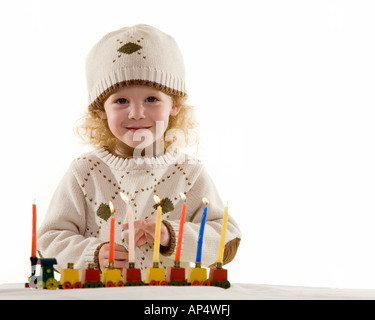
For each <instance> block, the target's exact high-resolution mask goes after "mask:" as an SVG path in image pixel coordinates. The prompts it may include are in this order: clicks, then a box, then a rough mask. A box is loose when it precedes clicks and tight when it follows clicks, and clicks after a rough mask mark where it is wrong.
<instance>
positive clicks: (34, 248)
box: [31, 203, 36, 257]
mask: <svg viewBox="0 0 375 320" xmlns="http://www.w3.org/2000/svg"><path fill="white" fill-rule="evenodd" d="M32 220H33V226H32V238H31V257H36V204H35V203H33V219H32Z"/></svg>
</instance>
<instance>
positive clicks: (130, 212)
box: [120, 192, 135, 263]
mask: <svg viewBox="0 0 375 320" xmlns="http://www.w3.org/2000/svg"><path fill="white" fill-rule="evenodd" d="M120 196H121V198H122V200H124V201H125V203H126V204H127V205H128V211H127V214H126V215H127V217H128V225H129V263H135V245H134V214H133V208H132V206H131V205H130V200H129V198H128V197H127V196H126V195H125V194H124V193H122V192H120Z"/></svg>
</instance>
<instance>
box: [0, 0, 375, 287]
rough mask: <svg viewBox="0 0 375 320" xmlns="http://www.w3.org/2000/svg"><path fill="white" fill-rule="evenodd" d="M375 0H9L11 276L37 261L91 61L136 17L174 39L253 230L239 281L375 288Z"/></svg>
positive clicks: (246, 237)
mask: <svg viewBox="0 0 375 320" xmlns="http://www.w3.org/2000/svg"><path fill="white" fill-rule="evenodd" d="M374 16H375V3H374V2H373V1H358V0H356V1H343V0H341V1H340V0H338V1H329V0H325V1H302V0H296V1H278V0H275V1H245V0H244V1H239V0H232V1H219V0H215V1H211V0H210V1H208V0H204V1H195V0H189V1H175V0H174V1H163V0H160V1H152V0H150V1H146V0H137V1H126V0H121V1H115V0H106V1H81V0H80V1H76V0H75V1H70V0H69V1H63V2H62V1H35V0H30V1H26V0H24V1H11V2H6V4H5V2H2V3H1V4H0V41H1V49H0V57H1V59H0V71H1V72H0V88H1V110H2V112H1V117H2V121H1V125H0V130H1V131H0V132H1V138H2V156H1V168H2V173H1V179H0V183H1V190H2V191H1V204H2V206H1V208H2V210H1V220H0V221H1V223H0V246H1V253H2V257H1V267H0V271H1V272H0V283H6V282H24V281H25V280H26V279H27V276H28V275H29V260H28V259H29V256H30V250H31V249H30V237H31V204H32V202H33V201H34V198H36V203H37V205H38V224H39V225H40V222H41V221H42V219H43V217H44V215H45V212H46V209H47V206H48V204H49V201H50V198H51V196H52V193H53V192H54V190H55V188H56V186H57V184H58V183H59V181H60V179H61V177H62V175H63V174H64V173H65V171H66V169H67V168H68V166H69V164H70V162H71V161H72V160H73V159H74V158H75V157H76V156H78V155H79V154H81V153H83V152H86V151H88V150H90V148H89V147H87V146H85V145H82V144H81V143H80V142H79V140H78V139H77V138H76V137H75V135H74V133H73V128H74V125H75V122H76V120H77V119H78V118H79V117H80V116H82V114H83V111H84V110H85V107H86V104H87V93H86V83H85V70H84V62H85V57H86V54H87V53H88V51H89V50H90V48H91V47H92V46H93V45H94V43H95V42H96V41H97V40H99V38H100V37H102V36H103V35H104V34H105V33H107V32H109V31H112V30H115V29H117V28H120V27H123V26H129V25H133V24H137V23H146V24H151V25H154V26H155V27H157V28H160V29H161V30H163V31H165V32H167V33H169V34H171V35H172V36H174V37H175V38H176V40H177V41H178V43H179V45H180V47H181V50H182V52H183V54H184V58H185V63H186V68H187V85H188V90H189V93H190V94H189V95H190V102H191V104H193V105H195V106H196V107H197V110H198V117H199V122H200V124H201V137H202V144H201V158H202V160H203V161H204V163H205V164H206V166H207V168H208V169H209V171H210V173H211V175H212V177H213V179H214V180H215V182H216V184H217V186H218V189H219V191H220V193H221V194H222V196H223V199H224V200H227V201H229V206H230V214H231V215H233V216H234V217H235V219H236V220H237V221H238V223H239V224H240V225H241V227H242V232H243V240H242V244H241V247H240V249H239V251H238V254H237V257H236V258H235V260H234V261H233V262H232V263H230V264H229V265H228V269H229V274H230V276H229V278H230V281H231V282H247V283H265V284H286V285H304V286H328V287H353V288H375V272H374V270H375V254H374V246H375V233H374V232H373V230H374V228H375V216H374V214H375V210H374V209H375V203H374V192H375V169H374V168H375V166H374V164H375V149H374V142H375V141H374V137H375V126H374V120H375V109H374V107H375V103H374V102H375V97H374V85H375V59H374V57H375V45H374V32H375V19H374Z"/></svg>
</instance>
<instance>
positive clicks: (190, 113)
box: [76, 83, 199, 153]
mask: <svg viewBox="0 0 375 320" xmlns="http://www.w3.org/2000/svg"><path fill="white" fill-rule="evenodd" d="M125 85H127V86H129V85H149V84H148V83H123V84H117V85H116V86H113V87H111V88H110V89H108V90H107V91H106V92H104V93H103V94H102V95H101V96H100V97H99V98H98V99H97V100H96V101H94V102H93V103H92V104H90V105H89V108H88V111H87V112H86V114H85V115H84V116H83V117H82V118H81V119H80V120H79V121H78V124H77V126H76V134H77V135H78V136H79V137H80V138H81V139H82V140H83V141H84V142H85V143H88V144H90V145H92V146H93V147H94V148H104V149H107V150H114V149H115V146H116V143H117V141H118V140H117V138H116V137H115V136H114V135H113V133H112V132H111V130H110V129H109V126H108V122H107V119H103V117H102V116H101V115H102V114H103V112H105V111H104V102H105V100H106V99H107V98H108V97H109V96H110V95H111V94H112V93H114V92H115V91H116V90H118V89H119V88H121V87H123V86H125ZM151 86H152V87H154V88H155V84H152V85H151ZM157 89H158V90H161V91H163V92H164V93H166V94H168V95H169V96H170V97H171V98H172V101H173V106H176V107H181V108H180V111H179V112H178V114H177V115H176V116H169V123H168V127H167V129H166V130H165V132H164V152H165V151H167V150H168V151H172V152H173V151H176V150H177V149H190V150H194V153H197V152H198V145H199V134H198V129H197V128H198V123H197V121H196V119H195V110H194V107H193V106H191V105H189V104H187V102H186V101H187V98H188V97H187V96H186V95H184V96H181V95H179V94H171V93H170V92H168V91H167V90H163V89H164V88H163V87H160V86H159V87H157Z"/></svg>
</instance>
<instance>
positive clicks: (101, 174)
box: [38, 149, 241, 274]
mask: <svg viewBox="0 0 375 320" xmlns="http://www.w3.org/2000/svg"><path fill="white" fill-rule="evenodd" d="M121 191H122V192H124V193H125V194H126V195H127V196H128V197H129V198H130V199H131V200H132V202H131V203H132V206H133V209H134V216H135V220H143V219H155V218H156V209H155V207H154V205H155V202H154V199H153V196H154V194H157V195H158V196H159V197H160V198H161V199H162V200H163V199H164V202H163V203H164V205H163V216H162V219H163V221H166V224H167V226H168V227H169V230H170V232H171V245H170V247H169V248H163V249H164V251H163V250H162V251H161V252H162V254H161V255H160V266H162V267H167V266H171V265H173V261H174V256H175V243H176V238H177V235H178V228H179V221H180V214H181V208H182V203H183V202H182V200H181V199H180V197H179V193H180V192H184V193H185V194H186V196H187V202H186V203H187V210H186V223H185V226H184V234H183V245H182V251H181V267H185V268H186V267H188V266H189V262H195V258H196V250H197V239H198V233H199V227H200V222H201V217H202V213H203V208H204V204H203V203H202V197H206V198H208V199H209V201H210V204H209V207H208V215H207V223H206V227H205V232H204V241H203V249H202V266H209V265H211V264H213V263H215V262H216V258H217V252H218V247H219V239H220V233H221V224H222V217H223V212H224V204H223V202H222V200H221V199H220V196H219V194H218V192H217V190H216V188H215V185H214V184H213V182H212V180H211V178H210V177H209V175H208V173H207V171H206V169H205V168H204V166H203V165H202V164H201V162H200V161H199V160H198V159H196V158H194V157H191V156H188V155H186V154H184V153H178V154H171V153H166V154H164V155H162V156H158V157H152V158H138V159H135V158H130V159H125V158H121V157H118V156H115V155H113V154H111V153H110V152H108V151H106V150H104V149H99V150H95V151H92V152H90V153H87V154H85V155H82V156H81V157H79V158H78V159H76V160H74V161H73V162H72V164H71V165H70V168H69V170H68V171H67V173H66V174H65V176H64V177H63V179H62V181H61V182H60V184H59V186H58V188H57V190H56V191H55V193H54V196H53V198H52V201H51V203H50V206H49V209H48V212H47V215H46V217H45V220H44V221H43V224H42V225H41V227H40V229H39V231H38V250H39V252H40V254H41V255H42V256H43V257H55V258H56V259H57V262H58V265H57V269H58V270H61V269H62V268H66V265H67V263H68V262H73V263H74V265H75V268H78V269H83V268H86V267H87V265H88V263H93V262H94V263H96V265H98V257H97V255H98V248H99V247H100V246H101V245H102V244H103V243H105V242H108V241H109V225H110V219H108V217H109V215H108V207H107V204H108V201H109V200H112V202H113V204H114V207H115V210H116V211H115V214H114V215H115V219H116V229H115V242H116V243H118V244H123V245H124V246H125V247H127V240H126V239H127V237H126V236H125V233H126V232H125V231H122V228H121V226H122V224H124V223H126V222H127V221H125V216H126V208H127V207H126V204H125V203H124V201H123V200H122V199H121V197H120V195H119V193H120V192H121ZM166 198H168V199H169V200H170V201H169V200H167V199H166ZM165 211H168V212H165ZM240 238H241V233H240V230H239V227H238V226H237V224H236V223H235V222H234V220H233V218H232V217H229V220H228V226H227V233H226V243H228V242H229V241H231V240H234V239H236V240H237V242H238V243H239V239H240ZM236 250H237V247H236V248H235V250H234V251H233V250H232V255H233V257H234V255H235V252H236ZM233 252H234V254H233ZM135 255H136V267H137V268H140V269H141V270H142V273H143V274H144V270H145V269H146V268H147V267H152V257H153V244H149V243H147V244H145V245H143V246H140V247H137V248H136V252H135ZM233 257H232V258H233ZM232 258H231V259H232Z"/></svg>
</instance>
